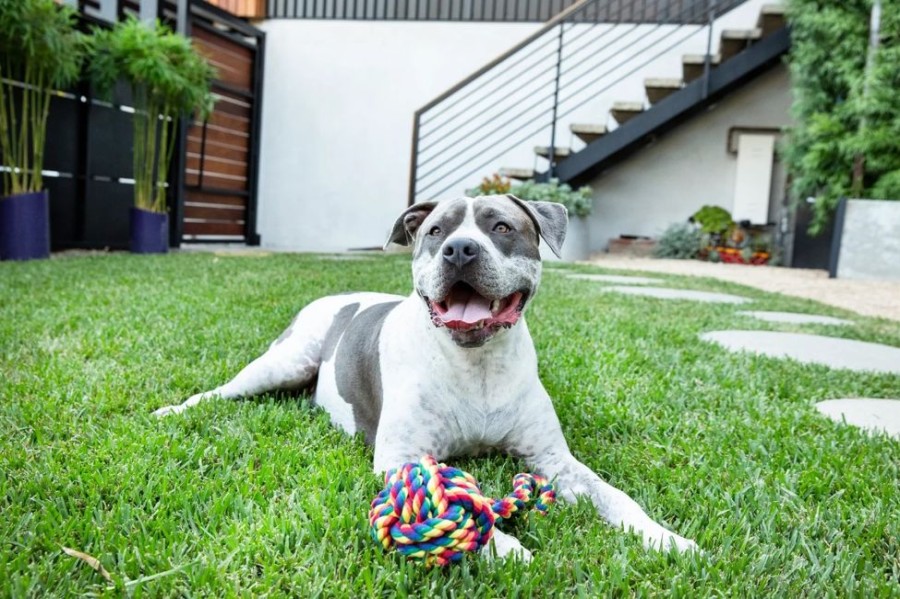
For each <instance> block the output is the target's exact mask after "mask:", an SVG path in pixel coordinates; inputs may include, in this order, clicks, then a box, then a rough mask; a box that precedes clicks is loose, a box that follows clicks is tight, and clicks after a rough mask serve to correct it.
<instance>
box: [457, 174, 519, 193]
mask: <svg viewBox="0 0 900 599" xmlns="http://www.w3.org/2000/svg"><path fill="white" fill-rule="evenodd" d="M511 188H512V183H511V182H510V180H509V179H507V178H506V177H501V176H500V175H499V174H497V173H494V174H493V175H491V176H490V177H485V178H484V179H482V180H481V185H479V186H478V187H476V188H475V189H472V190H470V191H469V192H467V193H468V194H469V195H470V196H473V197H474V196H479V195H482V196H493V195H503V194H505V193H509V190H510V189H511Z"/></svg>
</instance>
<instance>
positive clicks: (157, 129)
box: [90, 17, 215, 253]
mask: <svg viewBox="0 0 900 599" xmlns="http://www.w3.org/2000/svg"><path fill="white" fill-rule="evenodd" d="M92 39H93V44H94V52H93V53H94V56H93V60H92V61H91V65H90V70H91V76H92V79H93V81H94V82H95V84H96V85H97V88H98V89H99V90H100V91H101V92H105V93H108V92H109V91H110V90H112V88H113V86H114V85H115V84H116V82H117V81H119V80H124V81H125V82H127V83H128V85H129V86H130V87H131V94H132V102H133V105H134V109H135V112H134V154H133V164H134V204H135V205H134V206H133V207H132V209H131V225H130V232H131V251H132V252H135V253H164V252H166V251H168V248H169V225H168V213H167V202H166V197H167V191H168V179H169V177H168V173H169V165H170V164H171V162H172V154H173V152H174V150H175V142H176V138H177V136H176V126H177V124H178V119H179V118H181V117H185V116H188V115H190V114H191V113H194V112H197V113H199V114H200V116H201V118H206V117H207V116H209V114H210V112H212V107H213V103H214V99H213V95H212V91H211V84H212V80H213V77H214V75H215V72H214V70H213V68H212V67H211V66H210V65H209V63H208V62H207V61H206V59H204V58H203V57H202V56H200V54H198V53H197V51H196V50H194V48H193V47H192V46H191V42H190V40H189V39H188V38H186V37H184V36H183V35H179V34H177V33H174V32H172V31H171V30H170V29H169V28H167V27H166V26H164V25H162V24H161V23H159V22H156V23H154V24H149V23H144V22H142V21H139V20H137V19H135V18H133V17H132V18H129V19H127V20H125V21H121V22H119V23H117V24H116V25H115V26H114V27H113V28H112V29H108V30H102V29H98V30H95V31H94V33H93V37H92Z"/></svg>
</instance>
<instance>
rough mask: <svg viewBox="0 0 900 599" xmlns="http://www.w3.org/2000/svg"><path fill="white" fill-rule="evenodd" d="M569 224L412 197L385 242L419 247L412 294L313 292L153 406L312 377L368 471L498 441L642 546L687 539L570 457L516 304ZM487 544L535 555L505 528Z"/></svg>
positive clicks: (527, 206)
mask: <svg viewBox="0 0 900 599" xmlns="http://www.w3.org/2000/svg"><path fill="white" fill-rule="evenodd" d="M567 221H568V219H567V212H566V209H565V207H563V206H562V205H561V204H557V203H552V202H526V201H523V200H520V199H519V198H516V197H515V196H513V195H505V196H483V197H477V198H459V199H451V200H444V201H441V202H423V203H419V204H415V205H413V206H411V207H410V208H408V209H407V210H405V211H404V212H403V213H402V214H401V215H400V217H399V218H398V219H397V221H396V222H395V223H394V226H393V230H392V231H391V233H390V236H389V239H388V242H387V243H386V244H385V247H387V246H388V245H389V244H391V243H396V244H400V245H410V244H412V245H413V249H412V275H413V287H414V290H413V292H412V293H411V294H410V295H409V296H408V297H402V296H396V295H389V294H383V293H350V294H345V295H337V296H330V297H325V298H322V299H319V300H316V301H314V302H312V303H311V304H309V305H308V306H306V307H305V308H303V309H302V310H301V311H300V313H299V314H298V315H297V316H296V317H295V318H294V321H293V322H292V323H291V325H290V326H289V327H288V328H287V330H285V331H284V333H282V335H281V336H280V337H279V338H278V339H277V340H276V341H274V342H273V343H272V344H271V346H270V347H269V349H268V351H266V353H265V354H263V355H262V356H261V357H259V358H257V359H256V360H254V361H253V362H251V363H250V364H249V365H248V366H247V367H246V368H244V369H243V370H241V371H240V372H239V373H238V375H237V376H235V377H234V378H233V379H232V380H230V381H229V382H227V383H225V384H224V385H222V386H220V387H217V388H215V389H213V390H211V391H207V392H205V393H199V394H197V395H194V396H192V397H190V398H189V399H188V400H187V401H185V402H184V403H182V404H180V405H174V406H168V407H164V408H160V409H159V410H157V411H156V412H154V413H155V414H156V415H158V416H163V415H166V414H174V413H179V412H182V411H183V410H185V409H186V408H188V407H190V406H193V405H196V404H197V403H199V402H201V401H204V400H206V399H210V398H225V399H233V398H240V397H248V396H253V395H258V394H260V393H264V392H267V391H272V390H277V389H296V388H302V387H305V386H308V385H310V384H311V383H312V382H313V381H315V393H314V403H315V404H316V405H317V406H320V407H321V408H323V409H324V410H325V411H327V413H328V414H329V416H330V418H331V422H332V423H333V424H334V425H336V426H338V427H339V428H341V429H343V430H344V431H346V432H347V433H349V434H351V435H353V434H356V433H360V434H362V435H363V437H364V438H365V442H366V443H367V444H369V445H372V446H374V470H375V471H376V472H385V471H387V470H388V469H390V468H394V467H398V466H401V465H403V464H404V463H407V462H415V461H417V460H419V459H420V458H421V457H422V456H423V455H425V454H432V455H434V456H435V458H436V459H438V460H439V461H445V460H447V459H448V458H451V457H453V456H458V455H463V454H468V455H473V454H481V453H484V452H487V451H491V450H497V451H501V452H505V453H507V454H510V455H513V456H515V457H518V458H521V459H522V460H524V461H525V462H526V463H527V464H528V466H529V467H530V468H531V469H533V470H534V471H535V472H538V473H540V474H542V475H543V476H546V477H547V478H549V479H551V480H555V483H556V485H557V489H558V495H559V496H560V497H561V498H562V499H565V500H568V501H575V500H576V498H578V497H586V498H588V499H590V501H591V502H592V503H593V505H594V506H595V508H596V510H597V512H598V513H599V515H600V516H601V517H603V518H604V519H605V520H606V521H607V522H609V523H610V524H611V525H613V526H617V527H622V528H624V529H626V530H631V531H633V532H636V533H638V534H640V535H641V537H642V539H643V543H644V545H645V546H646V547H648V548H655V549H660V550H666V549H670V548H674V549H677V550H679V551H687V550H692V549H695V548H696V545H695V543H694V542H693V541H690V540H688V539H685V538H683V537H681V536H679V535H677V534H675V533H673V532H671V531H669V530H667V529H665V528H664V527H663V526H661V525H660V524H658V523H656V522H655V521H654V520H653V519H651V518H650V517H649V516H648V515H647V514H646V513H645V512H644V510H642V509H641V507H640V506H639V505H638V504H637V503H636V502H635V501H634V500H632V499H631V498H630V497H628V495H626V494H625V493H623V492H622V491H620V490H618V489H616V488H614V487H612V486H611V485H609V484H608V483H606V482H604V481H603V480H601V478H600V477H599V476H597V475H596V474H595V473H594V472H593V471H591V469H590V468H588V467H587V466H585V465H584V464H582V463H581V462H580V461H578V460H577V459H576V458H575V457H574V456H573V455H572V453H571V452H570V451H569V447H568V444H567V443H566V440H565V437H564V436H563V432H562V428H561V426H560V423H559V419H558V418H557V416H556V412H555V410H554V408H553V403H552V401H551V399H550V397H549V395H548V394H547V392H546V391H545V390H544V387H543V385H542V384H541V381H540V379H539V378H538V368H537V355H536V353H535V350H534V345H533V343H532V340H531V336H530V334H529V332H528V327H527V325H526V324H525V319H524V316H523V315H524V312H525V310H526V308H527V307H528V305H529V303H530V302H531V301H532V299H533V298H534V295H535V293H536V292H537V289H538V285H539V283H540V279H541V255H540V250H539V243H540V240H541V239H543V240H544V242H545V243H546V245H547V246H548V247H549V249H550V250H551V251H553V252H554V253H555V254H556V255H557V256H559V254H560V248H561V246H562V244H563V242H564V240H565V236H566V227H567ZM485 550H488V551H494V552H496V555H498V556H505V555H514V556H517V557H518V558H520V559H523V560H529V559H530V558H531V554H530V553H529V552H528V550H527V549H525V548H524V547H522V545H521V544H520V543H519V542H518V540H516V539H515V538H514V537H512V536H510V535H506V534H503V533H500V532H499V531H495V533H494V537H493V547H490V546H488V547H486V548H485ZM483 551H484V550H483Z"/></svg>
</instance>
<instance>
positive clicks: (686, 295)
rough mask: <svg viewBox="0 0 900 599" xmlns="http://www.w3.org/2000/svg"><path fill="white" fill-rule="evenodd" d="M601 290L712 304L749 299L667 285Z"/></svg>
mask: <svg viewBox="0 0 900 599" xmlns="http://www.w3.org/2000/svg"><path fill="white" fill-rule="evenodd" d="M601 289H603V291H615V292H617V293H626V294H628V295H643V296H646V297H655V298H659V299H674V300H693V301H695V302H708V303H712V304H743V303H745V302H749V301H750V300H749V299H748V298H746V297H741V296H739V295H731V294H730V293H711V292H709V291H692V290H690V289H670V288H669V287H626V286H623V285H612V286H610V287H602V288H601Z"/></svg>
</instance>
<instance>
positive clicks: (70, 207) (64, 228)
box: [44, 177, 81, 251]
mask: <svg viewBox="0 0 900 599" xmlns="http://www.w3.org/2000/svg"><path fill="white" fill-rule="evenodd" d="M44 187H46V188H47V192H48V194H49V196H50V249H51V250H53V251H57V250H63V249H66V248H72V247H79V246H80V243H81V218H80V216H79V214H78V205H77V203H76V202H75V201H74V199H75V197H76V195H77V193H78V181H77V180H76V179H73V178H68V177H66V178H63V177H44Z"/></svg>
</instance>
